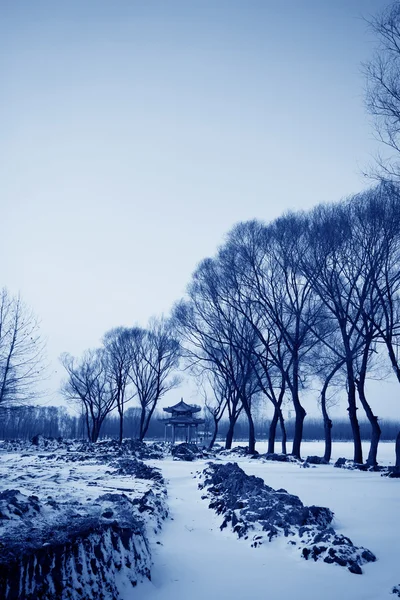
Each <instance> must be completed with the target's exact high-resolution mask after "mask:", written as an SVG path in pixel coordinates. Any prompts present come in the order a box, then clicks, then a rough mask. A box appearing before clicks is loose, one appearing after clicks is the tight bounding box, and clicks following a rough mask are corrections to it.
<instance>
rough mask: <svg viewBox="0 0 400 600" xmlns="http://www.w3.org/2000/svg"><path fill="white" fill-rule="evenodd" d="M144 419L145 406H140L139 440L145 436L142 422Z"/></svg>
mask: <svg viewBox="0 0 400 600" xmlns="http://www.w3.org/2000/svg"><path fill="white" fill-rule="evenodd" d="M145 419H146V407H145V406H142V410H141V413H140V425H139V440H140V441H141V442H143V438H144V436H145V433H146V432H145V430H144V422H145Z"/></svg>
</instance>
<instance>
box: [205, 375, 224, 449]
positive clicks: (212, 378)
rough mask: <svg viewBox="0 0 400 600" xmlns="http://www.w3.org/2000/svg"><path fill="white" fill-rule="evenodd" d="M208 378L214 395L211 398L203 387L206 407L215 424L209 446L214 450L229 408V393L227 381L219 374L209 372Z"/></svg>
mask: <svg viewBox="0 0 400 600" xmlns="http://www.w3.org/2000/svg"><path fill="white" fill-rule="evenodd" d="M206 377H207V382H208V384H209V386H210V387H211V390H212V392H213V395H212V397H211V398H210V396H209V395H208V393H207V390H206V389H205V388H204V386H203V398H204V406H205V408H206V411H207V412H208V414H209V415H210V416H211V418H212V423H213V431H212V434H211V438H210V441H209V444H208V447H209V448H212V447H213V446H214V444H215V440H216V438H217V435H218V426H219V422H220V421H221V419H222V417H223V416H224V413H225V410H226V407H227V403H228V393H227V390H226V380H225V379H223V378H221V377H220V376H218V373H217V372H207V374H206Z"/></svg>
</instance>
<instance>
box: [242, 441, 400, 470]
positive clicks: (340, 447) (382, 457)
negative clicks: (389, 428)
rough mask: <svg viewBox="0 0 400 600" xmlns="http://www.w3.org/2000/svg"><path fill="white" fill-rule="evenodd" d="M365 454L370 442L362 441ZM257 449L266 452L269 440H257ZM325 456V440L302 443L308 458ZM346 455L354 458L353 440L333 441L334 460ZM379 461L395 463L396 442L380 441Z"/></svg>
mask: <svg viewBox="0 0 400 600" xmlns="http://www.w3.org/2000/svg"><path fill="white" fill-rule="evenodd" d="M234 445H235V446H247V445H248V443H247V442H235V444H234ZM362 448H363V456H364V460H366V458H367V456H368V450H369V442H363V443H362ZM291 449H292V444H291V442H288V445H287V450H288V452H291ZM256 450H257V452H259V453H260V454H264V453H266V452H267V450H268V442H257V444H256ZM280 451H281V445H280V443H279V442H277V443H276V444H275V452H280ZM313 455H316V456H323V455H324V442H323V441H318V442H302V444H301V456H302V457H303V458H307V456H313ZM342 456H344V457H345V458H350V459H352V458H353V444H352V443H351V442H333V443H332V462H335V461H336V460H337V459H338V458H340V457H342ZM378 462H379V464H382V465H394V462H395V452H394V442H380V444H379V446H378Z"/></svg>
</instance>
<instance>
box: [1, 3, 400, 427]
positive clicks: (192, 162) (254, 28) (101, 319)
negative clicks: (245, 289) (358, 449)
mask: <svg viewBox="0 0 400 600" xmlns="http://www.w3.org/2000/svg"><path fill="white" fill-rule="evenodd" d="M385 6H386V2H385V1H381V0H336V1H335V2H331V1H329V0H240V1H239V0H212V1H210V0H184V1H183V0H182V1H177V0H115V1H113V2H110V1H109V0H107V1H105V0H95V1H94V0H69V1H68V2H64V1H62V0H52V1H48V2H45V1H41V0H35V2H32V1H31V0H0V86H1V93H0V180H1V193H0V202H1V235H0V252H1V256H2V257H3V260H2V261H1V265H0V284H1V285H5V286H6V287H7V288H8V289H10V290H11V291H12V292H20V293H21V295H22V297H23V298H24V300H25V301H26V302H27V303H28V304H29V305H30V306H31V307H32V309H33V310H34V311H35V313H36V314H37V315H38V316H39V317H40V319H41V328H42V332H43V335H44V336H45V337H46V339H47V348H48V356H49V361H50V379H49V385H48V388H49V396H48V397H47V400H46V401H47V402H50V401H51V402H52V403H54V402H55V401H57V398H58V397H59V396H58V391H57V390H58V386H59V381H60V378H61V376H62V368H61V366H60V365H59V363H58V357H59V355H60V354H61V352H64V351H67V352H70V353H72V354H74V355H79V354H80V353H81V352H83V350H84V349H86V348H90V347H95V346H97V345H98V344H99V341H100V339H101V337H102V335H103V334H104V333H105V331H107V330H108V329H110V328H112V327H115V326H119V325H127V326H130V325H133V324H140V325H145V324H146V323H147V321H148V319H149V317H151V316H153V315H161V314H168V312H169V311H170V309H171V306H172V305H173V303H174V302H175V301H176V300H178V299H179V298H180V297H181V296H182V295H183V294H184V292H185V288H186V285H187V284H188V282H189V280H190V276H191V273H192V272H193V270H194V268H195V267H196V264H197V263H198V262H199V261H200V260H202V259H203V258H204V257H206V256H210V255H212V254H213V253H214V252H215V251H216V249H217V247H218V245H219V244H221V243H222V242H223V239H224V236H225V235H226V233H227V232H228V231H229V229H230V228H231V227H232V226H233V224H234V223H236V222H238V221H242V220H248V219H253V218H258V219H262V220H265V221H269V220H271V219H274V218H275V217H277V216H278V215H280V214H281V213H282V212H283V211H286V210H289V209H307V208H309V207H312V206H314V205H315V204H317V203H320V202H328V201H329V202H330V201H337V200H340V199H341V198H342V197H344V196H347V195H349V194H353V193H356V192H358V191H360V190H361V189H363V188H365V187H366V186H368V185H370V181H368V180H366V179H365V177H363V176H362V172H363V171H364V170H365V169H366V168H368V165H370V164H371V163H372V162H373V156H374V154H375V153H376V151H377V149H378V146H377V142H376V141H375V139H374V135H373V129H372V126H371V123H370V120H369V117H368V115H367V114H366V111H365V108H364V103H363V90H364V78H363V75H362V69H361V63H362V61H365V60H367V59H368V58H369V57H370V56H371V53H372V51H373V48H374V44H375V40H374V36H373V34H372V33H371V32H370V31H369V30H368V27H367V25H366V22H365V20H364V19H363V17H369V16H370V15H371V14H376V13H377V12H379V11H380V10H381V9H382V8H384V7H385ZM185 385H188V384H185ZM185 385H184V386H183V388H182V390H177V391H175V392H173V393H171V394H172V401H174V400H175V399H179V396H180V395H182V394H187V393H188V392H187V388H185ZM382 385H383V384H380V385H379V386H377V392H374V394H375V395H376V394H378V396H379V394H380V393H381V390H382ZM388 385H389V384H388ZM385 389H386V388H385ZM385 394H386V392H385ZM388 396H389V400H388V401H387V407H388V413H390V414H392V410H394V408H393V407H395V406H396V407H397V416H398V414H399V412H400V411H399V409H398V406H397V403H396V404H394V403H393V404H391V403H390V393H389V394H388ZM170 400H171V396H170ZM190 400H191V401H195V400H196V398H195V397H193V395H192V397H191V398H190Z"/></svg>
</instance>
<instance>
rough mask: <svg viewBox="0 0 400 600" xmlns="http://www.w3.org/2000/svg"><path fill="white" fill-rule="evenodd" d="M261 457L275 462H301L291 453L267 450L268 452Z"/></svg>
mask: <svg viewBox="0 0 400 600" xmlns="http://www.w3.org/2000/svg"><path fill="white" fill-rule="evenodd" d="M260 458H263V459H264V460H272V461H274V462H293V463H297V462H300V461H299V459H298V458H296V457H295V456H292V455H291V454H278V453H276V452H269V453H268V452H267V454H261V455H260Z"/></svg>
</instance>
